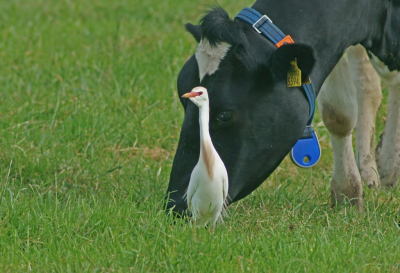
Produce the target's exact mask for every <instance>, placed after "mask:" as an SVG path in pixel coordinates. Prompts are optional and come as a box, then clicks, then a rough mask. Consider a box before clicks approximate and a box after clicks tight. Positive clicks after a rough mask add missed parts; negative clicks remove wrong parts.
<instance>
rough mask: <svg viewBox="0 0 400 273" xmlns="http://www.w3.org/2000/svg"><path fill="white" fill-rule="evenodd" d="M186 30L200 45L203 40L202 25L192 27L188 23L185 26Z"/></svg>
mask: <svg viewBox="0 0 400 273" xmlns="http://www.w3.org/2000/svg"><path fill="white" fill-rule="evenodd" d="M185 27H186V30H187V31H189V32H190V34H192V36H193V37H194V38H195V39H196V41H197V42H198V43H200V40H201V26H200V25H192V24H190V23H187V24H186V25H185Z"/></svg>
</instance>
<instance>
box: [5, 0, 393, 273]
mask: <svg viewBox="0 0 400 273" xmlns="http://www.w3.org/2000/svg"><path fill="white" fill-rule="evenodd" d="M208 4H215V2H214V1H211V0H206V1H198V0H196V1H178V0H164V1H155V0H147V1H138V0H133V1H126V0H122V1H111V0H97V1H89V0H81V1H72V0H64V1H45V0H34V1H18V0H16V1H6V0H0V94H1V103H0V132H1V133H0V141H1V148H0V186H1V188H0V272H29V271H32V272H305V271H307V272H378V271H382V272H388V271H389V272H399V271H400V230H399V229H398V227H397V226H396V224H395V222H398V221H399V220H400V219H399V216H398V213H397V212H398V209H399V206H400V201H399V197H400V191H399V190H398V189H395V190H394V191H378V192H375V191H368V190H367V191H366V193H365V200H364V204H365V207H364V208H365V209H364V213H358V212H357V211H355V210H354V209H353V208H350V207H344V208H341V209H338V210H336V209H331V208H330V201H329V200H330V191H329V182H330V178H331V171H332V167H333V156H332V151H331V149H330V142H329V136H328V133H327V130H326V129H325V127H324V126H323V124H322V123H321V119H320V117H319V116H317V117H316V119H315V125H316V129H317V131H318V133H319V135H320V138H321V145H322V147H323V157H322V159H321V161H320V163H318V165H317V166H316V167H314V168H313V169H312V170H301V169H297V168H296V167H294V166H293V165H292V164H291V163H290V162H289V160H287V159H285V161H284V162H283V163H282V164H281V166H280V167H279V168H278V169H277V170H276V171H275V172H274V173H273V175H272V176H271V177H270V178H268V179H267V181H266V182H265V183H264V184H263V185H262V187H260V188H259V189H258V190H256V191H255V192H254V193H253V194H251V195H250V196H248V197H247V198H245V199H244V200H242V201H240V202H238V203H235V204H233V205H232V206H230V208H229V217H228V218H226V219H225V224H224V225H219V226H217V227H216V229H215V232H214V234H210V232H209V230H207V229H193V228H192V227H191V226H190V225H189V224H188V223H187V222H185V221H179V220H178V221H177V222H176V223H175V224H172V219H170V218H168V217H167V216H166V215H165V213H164V211H163V207H162V201H163V197H164V194H165V192H166V188H167V185H168V179H169V173H170V170H171V166H172V160H173V156H174V152H175V149H176V146H177V143H178V138H179V133H180V125H181V123H182V120H183V114H184V113H183V108H182V107H181V105H180V103H179V99H178V96H177V93H176V78H177V76H178V73H179V71H180V69H181V67H182V65H183V64H184V63H185V61H186V59H187V58H188V57H189V56H190V55H191V54H192V53H193V52H194V50H195V48H196V43H195V42H194V39H193V38H192V37H191V36H190V35H189V34H187V33H186V32H185V30H184V23H186V22H198V20H199V18H200V16H201V14H202V13H203V12H204V11H205V10H206V9H207V5H208ZM219 4H220V5H221V6H223V7H224V8H225V9H226V10H227V11H228V12H229V13H230V14H231V15H232V16H233V15H235V14H236V13H237V12H238V11H240V9H241V8H242V7H244V6H249V5H251V4H252V1H229V0H220V1H219ZM384 93H385V94H386V93H387V91H384ZM386 105H387V96H386V99H385V101H384V104H383V106H382V107H381V109H380V114H379V117H378V119H377V128H378V130H377V136H378V139H379V135H380V133H381V132H382V130H383V126H384V113H385V111H386Z"/></svg>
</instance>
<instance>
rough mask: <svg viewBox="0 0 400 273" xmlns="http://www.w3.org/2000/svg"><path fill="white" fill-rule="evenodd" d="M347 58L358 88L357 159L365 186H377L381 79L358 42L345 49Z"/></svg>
mask: <svg viewBox="0 0 400 273" xmlns="http://www.w3.org/2000/svg"><path fill="white" fill-rule="evenodd" d="M347 60H348V63H349V67H350V72H351V76H352V78H353V82H354V84H355V86H356V88H357V105H358V118H357V125H356V143H357V144H356V161H357V164H358V168H359V170H360V174H361V180H362V181H363V182H364V185H367V186H368V187H370V188H371V187H372V188H376V187H377V186H378V185H379V174H378V168H377V166H376V161H375V120H376V114H377V112H378V108H379V106H380V104H381V101H382V90H381V79H380V77H379V76H378V74H377V73H376V72H375V70H374V68H373V67H372V65H371V62H370V60H369V57H368V55H367V52H366V51H365V49H364V47H363V46H361V45H357V46H351V47H349V48H348V49H347Z"/></svg>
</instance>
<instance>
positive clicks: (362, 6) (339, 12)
mask: <svg viewBox="0 0 400 273" xmlns="http://www.w3.org/2000/svg"><path fill="white" fill-rule="evenodd" d="M383 2H385V3H386V2H389V1H388V0H382V1H374V0H345V1H321V0H310V1H298V0H286V1H285V2H284V4H283V3H282V2H280V1H277V0H258V1H256V2H255V3H254V5H253V6H252V8H253V9H255V10H257V11H258V12H260V13H261V14H266V15H267V16H268V17H269V18H271V20H272V21H273V23H274V24H275V25H276V26H277V27H278V28H280V29H281V30H282V31H283V33H285V34H286V35H290V36H291V37H292V38H293V39H294V41H295V42H296V43H304V44H309V45H311V46H312V47H313V48H314V50H315V55H316V59H317V63H316V65H315V67H314V70H313V72H312V74H311V78H312V80H313V82H314V86H315V87H316V91H317V93H318V91H319V90H320V88H321V86H322V84H323V82H324V81H325V79H326V78H327V77H328V75H329V74H330V72H331V71H332V70H333V68H334V67H335V65H336V64H337V63H338V61H339V59H340V58H341V57H342V55H343V53H344V51H345V50H346V48H348V47H349V46H351V45H355V44H358V43H361V44H363V45H364V46H365V47H366V48H367V49H369V48H371V47H372V46H373V44H374V43H376V41H377V39H380V37H381V36H383V35H382V29H381V24H380V23H379V22H380V21H381V20H382V17H383V18H384V16H385V14H386V12H387V5H386V4H385V3H383ZM366 25H368V28H367V27H365V26H366Z"/></svg>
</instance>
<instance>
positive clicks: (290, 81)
mask: <svg viewBox="0 0 400 273" xmlns="http://www.w3.org/2000/svg"><path fill="white" fill-rule="evenodd" d="M287 86H288V87H298V86H301V70H300V68H299V67H298V66H297V59H294V60H293V61H291V62H290V69H289V71H288V73H287Z"/></svg>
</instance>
